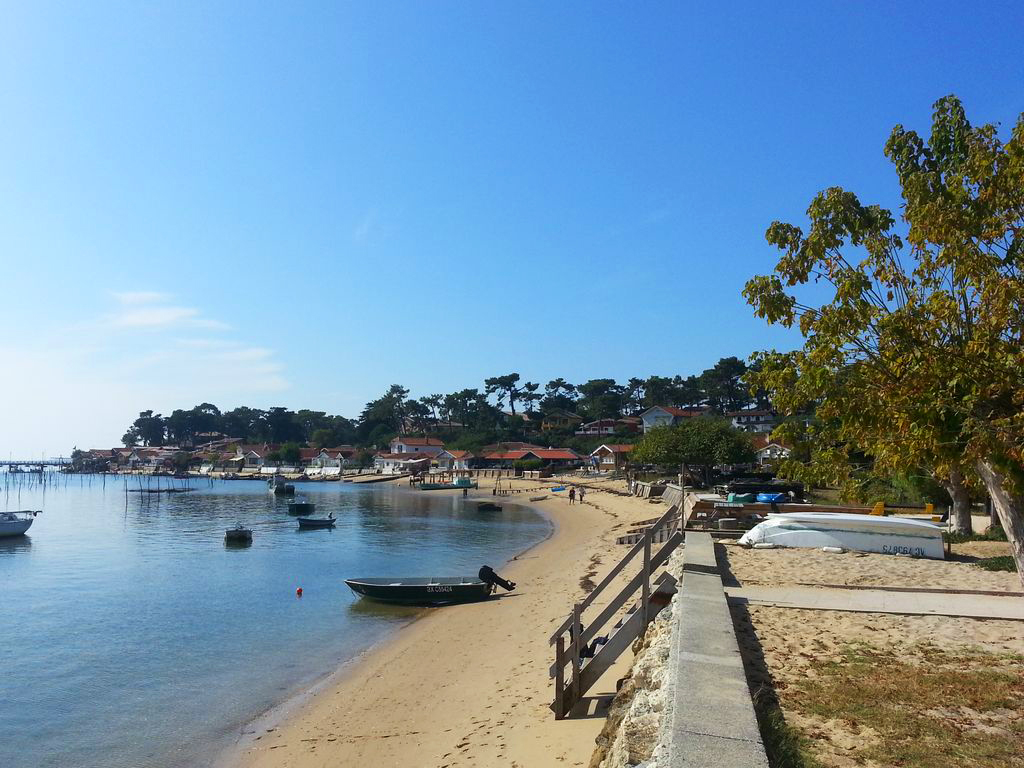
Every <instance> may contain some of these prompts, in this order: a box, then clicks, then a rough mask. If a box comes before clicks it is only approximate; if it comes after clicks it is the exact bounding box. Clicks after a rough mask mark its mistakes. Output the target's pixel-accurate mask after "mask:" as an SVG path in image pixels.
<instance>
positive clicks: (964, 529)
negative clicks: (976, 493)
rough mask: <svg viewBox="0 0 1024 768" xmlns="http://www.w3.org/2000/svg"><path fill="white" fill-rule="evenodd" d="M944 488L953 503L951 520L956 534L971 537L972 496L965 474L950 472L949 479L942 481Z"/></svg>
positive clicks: (955, 470)
mask: <svg viewBox="0 0 1024 768" xmlns="http://www.w3.org/2000/svg"><path fill="white" fill-rule="evenodd" d="M942 487H943V488H945V489H946V493H948V494H949V498H950V499H952V501H953V514H952V515H950V519H951V520H952V521H953V531H954V533H962V534H964V535H970V534H971V533H973V532H974V529H973V526H972V523H971V494H970V491H969V490H968V488H967V481H966V480H965V479H964V475H963V473H962V472H961V471H960V470H958V469H953V470H950V472H949V477H947V478H945V479H944V480H943V481H942Z"/></svg>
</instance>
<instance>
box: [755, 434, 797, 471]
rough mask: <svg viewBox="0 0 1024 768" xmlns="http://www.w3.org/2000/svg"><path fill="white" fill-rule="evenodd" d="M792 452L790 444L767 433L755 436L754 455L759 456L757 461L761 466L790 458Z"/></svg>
mask: <svg viewBox="0 0 1024 768" xmlns="http://www.w3.org/2000/svg"><path fill="white" fill-rule="evenodd" d="M790 453H792V451H791V450H790V449H789V447H788V446H785V445H783V444H782V443H780V442H779V441H777V440H772V439H771V438H770V437H769V436H768V435H766V434H759V435H758V436H757V437H755V438H754V455H755V456H756V457H757V463H758V464H759V465H761V466H764V465H765V464H774V463H775V462H777V461H781V460H782V459H788V458H789V455H790Z"/></svg>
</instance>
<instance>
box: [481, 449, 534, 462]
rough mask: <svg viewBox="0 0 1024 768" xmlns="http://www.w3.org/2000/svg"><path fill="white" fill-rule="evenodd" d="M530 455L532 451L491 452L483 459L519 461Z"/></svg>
mask: <svg viewBox="0 0 1024 768" xmlns="http://www.w3.org/2000/svg"><path fill="white" fill-rule="evenodd" d="M531 453H533V451H492V452H491V453H485V454H484V458H485V459H490V460H491V461H519V460H520V459H522V458H523V457H524V456H529V455H530V454H531Z"/></svg>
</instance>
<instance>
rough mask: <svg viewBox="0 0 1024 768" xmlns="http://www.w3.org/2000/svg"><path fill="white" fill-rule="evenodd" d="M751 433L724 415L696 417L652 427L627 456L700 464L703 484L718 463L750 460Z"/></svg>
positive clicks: (681, 464) (664, 462) (663, 462)
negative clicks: (735, 425)
mask: <svg viewBox="0 0 1024 768" xmlns="http://www.w3.org/2000/svg"><path fill="white" fill-rule="evenodd" d="M753 459H754V448H753V444H752V443H751V440H750V435H748V434H747V433H746V432H742V431H740V430H738V429H736V428H735V427H733V426H732V424H730V423H729V422H728V421H726V420H725V419H719V418H712V417H703V416H702V417H698V418H694V419H688V420H687V421H685V422H683V423H682V424H679V425H678V426H675V427H655V428H654V429H652V430H651V431H650V432H648V433H647V434H645V435H644V436H643V437H642V438H640V440H639V441H638V442H637V443H636V444H635V445H634V446H633V452H632V454H631V455H630V460H631V461H634V462H638V463H641V464H658V465H660V466H665V467H668V466H671V467H681V468H683V472H684V473H685V467H687V466H689V467H700V468H702V469H703V472H704V480H705V483H706V484H709V483H710V479H711V470H712V468H713V467H715V466H716V465H719V464H745V463H747V462H750V461H753Z"/></svg>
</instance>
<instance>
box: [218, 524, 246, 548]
mask: <svg viewBox="0 0 1024 768" xmlns="http://www.w3.org/2000/svg"><path fill="white" fill-rule="evenodd" d="M224 543H225V544H252V529H251V528H246V527H245V526H244V525H242V524H241V523H238V525H236V526H235V527H234V528H228V529H227V530H226V531H225V532H224Z"/></svg>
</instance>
